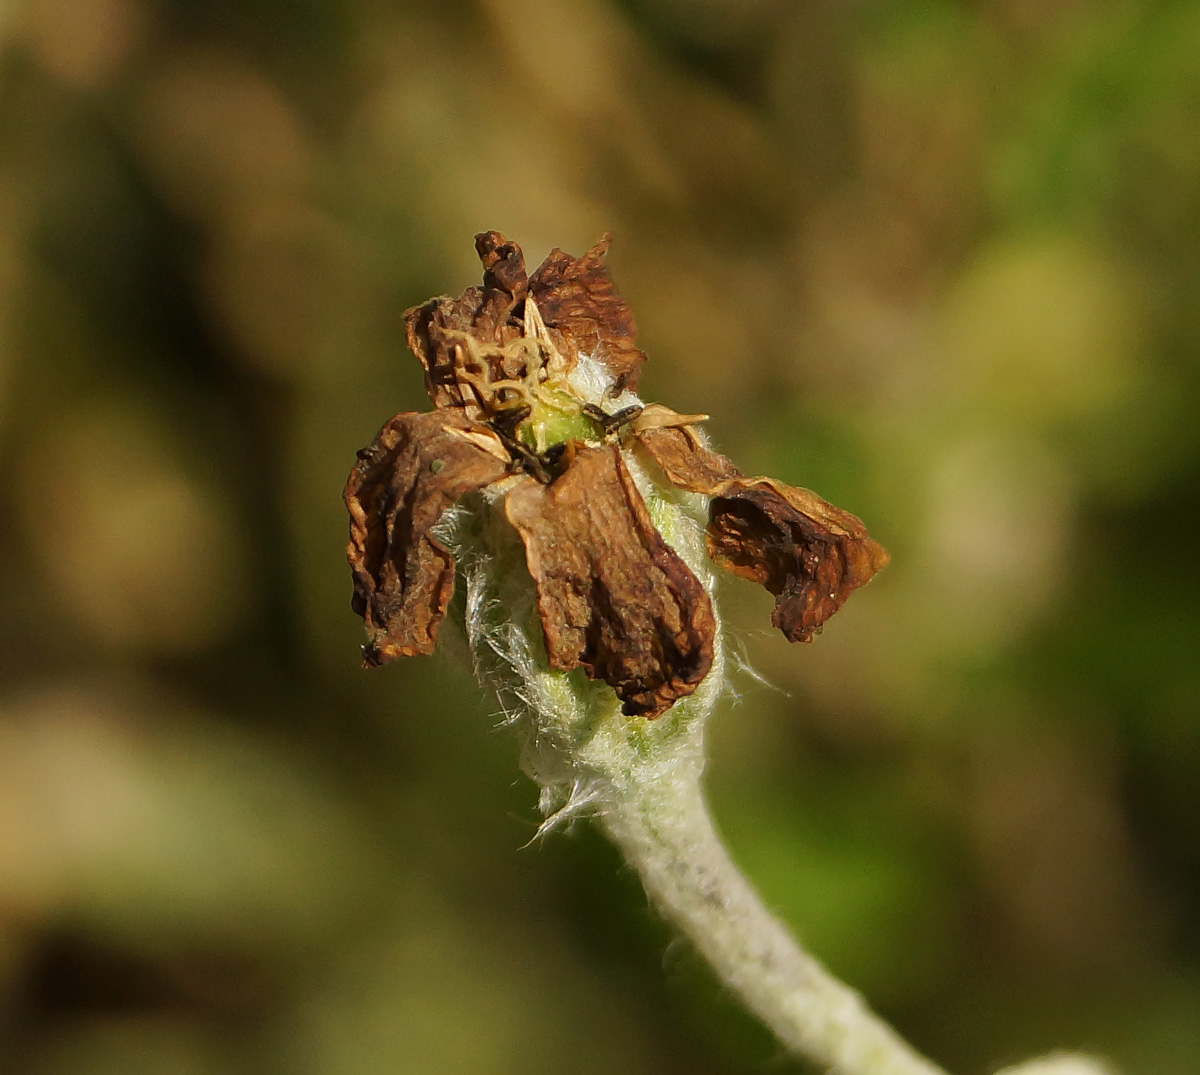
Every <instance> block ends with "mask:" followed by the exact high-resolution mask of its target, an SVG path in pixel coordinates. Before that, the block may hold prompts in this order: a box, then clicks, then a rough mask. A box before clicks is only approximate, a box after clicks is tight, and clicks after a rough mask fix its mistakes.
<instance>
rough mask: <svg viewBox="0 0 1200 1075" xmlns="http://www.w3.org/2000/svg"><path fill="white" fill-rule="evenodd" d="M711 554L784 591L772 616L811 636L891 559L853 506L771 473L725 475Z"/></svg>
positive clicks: (790, 632)
mask: <svg viewBox="0 0 1200 1075" xmlns="http://www.w3.org/2000/svg"><path fill="white" fill-rule="evenodd" d="M707 543H708V554H709V556H711V557H712V559H713V560H714V561H715V562H716V563H718V564H720V565H721V566H722V567H724V568H726V569H727V570H729V571H732V572H733V573H734V574H736V575H741V576H742V577H743V578H748V579H751V580H753V581H754V582H760V583H762V585H763V586H765V587H766V588H767V589H768V590H769V591H770V592H771V593H773V594H774V595H775V597H776V600H775V612H774V614H773V615H772V616H771V622H772V623H773V624H774V625H775V626H776V627H778V628H779V629H780V630H781V631H782V632H783V633H784V635H785V636H786V637H787V639H788V640H789V641H791V642H809V641H811V640H812V637H813V635H814V634H815V633H816V632H817V631H819V630H820V629H821V627H822V626H823V625H824V623H825V621H826V620H828V619H829V617H830V616H832V615H833V614H834V613H835V612H836V611H837V610H838V609H839V608H841V607H842V605H843V604H844V603H845V601H846V598H847V597H849V596H850V594H851V593H852V592H853V591H854V590H856V589H858V587H859V586H863V585H865V584H866V583H867V582H869V581H870V579H871V576H873V575H874V574H875V572H877V571H878V570H879V569H880V568H882V567H883V566H884V565H885V564H886V563H887V562H888V554H887V552H886V551H885V550H884V548H883V546H882V545H880V544H879V543H878V542H876V541H874V540H872V539H871V538H870V537H869V536H868V534H867V529H866V527H865V526H863V524H862V523H861V522H860V521H859V520H858V519H857V518H856V517H855V516H853V515H851V514H850V513H849V512H848V511H842V510H841V508H835V507H834V506H833V505H832V504H830V503H828V502H826V501H824V500H822V499H821V498H820V497H819V496H817V495H816V493H812V492H809V491H808V490H807V489H797V488H794V487H793V486H790V485H785V484H784V483H783V482H775V481H772V480H771V479H770V478H753V479H750V480H749V481H745V480H742V479H734V480H732V481H728V482H725V483H724V484H723V485H722V486H721V487H720V489H719V491H718V493H717V495H716V496H714V497H713V499H712V500H711V501H710V503H709V521H708V538H707Z"/></svg>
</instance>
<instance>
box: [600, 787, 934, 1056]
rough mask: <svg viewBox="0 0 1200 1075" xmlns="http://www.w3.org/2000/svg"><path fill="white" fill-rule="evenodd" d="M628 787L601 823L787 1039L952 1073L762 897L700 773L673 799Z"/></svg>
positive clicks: (720, 970) (660, 902)
mask: <svg viewBox="0 0 1200 1075" xmlns="http://www.w3.org/2000/svg"><path fill="white" fill-rule="evenodd" d="M622 791H623V792H624V793H625V794H624V795H623V796H622V799H621V801H618V802H610V803H606V804H605V806H604V807H603V808H602V812H601V813H600V814H599V816H598V818H597V820H598V822H599V824H600V826H601V828H602V829H603V830H604V832H605V834H606V835H607V836H608V837H609V838H610V839H611V840H612V841H613V843H615V844H616V845H617V847H618V848H619V849H620V851H621V853H622V854H623V855H624V857H625V858H626V860H627V861H628V862H629V863H630V864H631V865H632V866H633V867H634V869H636V870H637V872H638V874H639V875H640V877H641V879H642V883H643V884H644V885H645V888H646V893H647V895H648V896H649V897H650V900H651V902H652V903H653V904H654V905H655V907H657V908H658V910H659V911H660V912H661V913H662V914H663V915H664V916H666V917H667V918H668V919H669V920H670V921H671V922H672V924H673V925H675V926H676V927H677V928H678V929H679V930H680V931H681V932H682V933H683V934H685V935H686V936H687V938H688V939H689V940H690V941H691V942H692V944H694V945H695V946H696V948H697V949H698V950H699V951H700V952H701V953H702V954H703V955H704V957H705V958H706V959H707V960H708V961H709V963H711V964H712V967H713V969H714V970H715V971H716V973H717V976H718V977H719V978H720V980H721V981H722V982H724V983H725V984H727V985H728V986H729V987H730V988H731V989H732V990H734V992H736V993H737V994H738V995H739V996H740V997H741V998H742V1000H743V1001H744V1002H745V1004H746V1006H747V1007H748V1008H749V1009H750V1010H751V1011H752V1012H754V1013H755V1015H757V1016H758V1017H759V1018H760V1019H761V1020H762V1021H763V1022H764V1023H765V1024H766V1025H767V1026H768V1027H770V1029H771V1030H772V1031H774V1033H775V1034H776V1036H777V1037H778V1038H779V1040H780V1041H781V1042H782V1043H783V1044H784V1045H785V1046H787V1048H788V1049H790V1050H791V1051H792V1052H794V1053H797V1054H799V1055H801V1056H806V1057H809V1058H811V1059H812V1060H814V1061H816V1062H817V1063H819V1064H822V1065H825V1066H827V1067H829V1068H832V1069H833V1070H835V1071H838V1072H844V1073H854V1075H945V1073H944V1072H943V1071H942V1069H941V1068H939V1067H938V1066H937V1065H936V1064H933V1063H931V1062H930V1061H929V1060H926V1059H925V1058H924V1057H922V1056H920V1055H919V1054H918V1053H916V1052H915V1051H914V1050H913V1049H912V1048H911V1047H910V1046H908V1045H907V1044H906V1043H905V1042H904V1041H903V1040H901V1038H900V1037H899V1036H898V1035H897V1034H896V1033H895V1031H893V1030H892V1029H891V1028H890V1027H889V1026H887V1025H886V1024H885V1023H883V1022H882V1021H881V1020H880V1019H879V1018H878V1017H876V1016H875V1015H874V1014H872V1012H870V1011H869V1010H868V1008H867V1007H866V1005H865V1004H864V1003H863V1001H862V999H861V998H860V997H859V995H858V994H857V993H855V992H854V991H853V990H852V989H849V988H847V987H846V986H845V985H843V984H842V983H841V982H839V981H838V980H837V979H836V978H834V977H833V976H832V975H831V974H830V973H829V972H828V971H826V970H825V968H824V967H822V966H821V965H820V964H819V963H818V962H817V961H816V960H815V959H813V958H812V957H811V956H809V955H808V954H806V953H805V952H804V951H803V949H801V948H800V946H799V945H798V944H797V943H796V941H795V939H794V938H793V937H792V935H791V934H790V933H789V932H788V930H787V929H786V928H785V927H784V926H783V925H782V924H781V923H780V922H779V921H778V919H776V918H775V917H774V916H773V915H772V914H771V913H770V912H769V911H768V910H767V909H766V907H765V906H763V903H762V900H761V899H760V898H759V896H758V893H756V892H755V891H754V889H753V888H751V886H750V885H749V884H748V883H747V882H746V880H745V878H744V877H743V876H742V874H741V873H740V871H739V870H738V868H737V866H735V865H734V863H733V861H732V860H731V859H730V857H729V854H728V852H727V851H726V850H725V848H724V846H723V845H722V843H721V840H720V837H719V836H718V835H717V833H716V831H715V829H714V828H713V825H712V821H711V820H710V816H709V813H708V809H707V806H706V804H705V802H704V798H703V793H702V791H701V789H700V785H699V781H694V782H688V783H686V784H684V783H680V782H677V783H676V785H675V788H674V795H673V796H672V798H671V800H670V801H664V800H663V799H662V798H661V797H659V796H658V795H656V794H650V795H637V794H636V787H634V788H630V787H628V786H627V787H625V788H623V789H622ZM630 792H634V794H632V795H630V794H629V793H630Z"/></svg>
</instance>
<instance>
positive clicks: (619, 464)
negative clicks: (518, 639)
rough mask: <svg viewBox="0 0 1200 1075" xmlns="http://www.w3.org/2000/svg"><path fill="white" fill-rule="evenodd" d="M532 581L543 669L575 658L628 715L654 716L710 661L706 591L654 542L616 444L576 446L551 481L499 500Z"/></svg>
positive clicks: (564, 666) (657, 538) (526, 485)
mask: <svg viewBox="0 0 1200 1075" xmlns="http://www.w3.org/2000/svg"><path fill="white" fill-rule="evenodd" d="M505 511H506V513H507V515H508V518H509V521H510V522H511V523H512V524H513V526H515V527H516V529H517V531H518V532H519V533H520V535H521V538H522V540H523V541H524V543H525V558H526V562H527V563H528V565H529V572H530V574H531V575H532V576H533V579H534V582H535V583H536V586H537V595H538V614H539V616H540V618H541V622H542V631H543V634H544V635H545V639H546V652H547V655H548V657H549V660H550V667H551V668H555V669H558V670H559V671H569V670H570V669H572V668H578V667H580V666H582V667H583V668H584V670H585V671H586V672H587V674H588V676H589V677H590V678H592V679H602V680H604V681H605V682H606V683H608V684H609V685H610V686H611V687H612V688H613V689H614V690H615V691H616V692H617V696H618V697H619V698H620V699H621V700H622V702H624V712H625V713H627V714H629V715H643V716H646V717H650V718H653V717H657V716H658V715H659V714H661V713H662V712H663V711H664V710H665V709H667V708H668V707H669V706H670V705H672V704H673V703H674V702H675V701H677V700H678V699H680V698H683V697H685V696H687V695H689V694H691V693H692V692H693V691H694V690H695V689H696V687H697V686H698V685H699V684H700V681H701V680H702V679H703V678H704V677H705V675H706V674H707V673H708V670H709V668H710V667H711V665H712V660H713V644H714V638H715V634H716V623H715V620H714V618H713V610H712V605H711V603H710V602H709V599H708V595H707V594H706V593H705V592H704V588H703V587H702V586H701V585H700V582H699V580H698V579H697V578H696V576H695V575H694V574H693V573H692V571H691V569H690V568H688V566H687V565H686V564H685V563H684V562H683V560H681V559H680V557H679V555H678V554H677V553H676V552H675V551H674V550H673V549H672V548H671V547H670V546H669V545H668V544H667V543H666V542H665V541H664V540H663V539H662V536H661V535H660V534H659V533H658V531H657V530H656V529H655V527H654V524H653V523H652V522H651V521H650V515H649V512H648V511H647V510H646V505H645V504H644V503H643V501H642V497H641V494H640V493H639V492H638V491H637V488H636V486H635V485H634V483H633V479H632V478H631V477H630V475H629V471H628V469H627V468H626V466H625V464H624V462H623V461H622V459H621V454H620V450H619V449H618V448H617V446H616V445H607V446H605V447H599V448H581V449H579V450H578V452H577V454H576V456H575V459H574V460H573V462H572V463H571V465H570V466H569V467H568V468H567V470H566V471H565V472H564V473H563V474H562V476H561V477H559V478H558V479H557V480H556V481H554V482H553V483H552V484H550V485H540V484H538V483H537V482H535V481H533V480H532V479H529V480H526V481H524V482H522V483H521V484H519V485H517V486H515V487H514V488H513V489H512V490H511V491H510V492H509V494H508V497H507V499H506V501H505Z"/></svg>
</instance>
